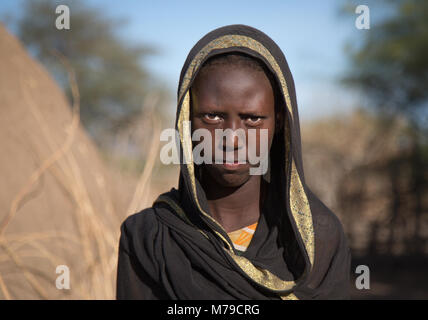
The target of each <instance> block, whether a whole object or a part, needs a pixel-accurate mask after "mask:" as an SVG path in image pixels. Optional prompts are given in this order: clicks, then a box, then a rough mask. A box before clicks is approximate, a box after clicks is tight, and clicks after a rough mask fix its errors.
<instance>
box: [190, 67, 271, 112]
mask: <svg viewBox="0 0 428 320" xmlns="http://www.w3.org/2000/svg"><path fill="white" fill-rule="evenodd" d="M191 93H192V100H193V104H194V107H195V108H197V109H203V110H205V109H207V108H209V109H212V108H222V109H226V110H231V109H236V108H239V109H246V110H247V109H248V110H250V111H251V110H253V109H258V108H262V109H266V108H270V107H273V105H274V93H273V89H272V86H271V83H270V81H269V79H268V77H267V76H266V74H265V73H264V72H263V71H259V70H254V69H252V68H250V67H245V66H239V65H237V66H235V65H230V64H221V65H214V66H209V67H207V68H205V69H204V70H203V71H202V72H201V73H200V74H198V75H197V77H196V78H195V81H194V83H193V85H192V89H191ZM264 111H266V110H264Z"/></svg>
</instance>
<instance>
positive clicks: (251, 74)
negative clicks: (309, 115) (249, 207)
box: [191, 64, 275, 187]
mask: <svg viewBox="0 0 428 320" xmlns="http://www.w3.org/2000/svg"><path fill="white" fill-rule="evenodd" d="M204 71H205V72H204V73H202V74H199V75H198V76H197V78H196V79H195V82H194V84H193V86H192V89H191V99H192V113H191V121H192V131H194V130H196V129H200V128H204V129H207V130H209V131H210V133H211V137H212V149H213V150H212V155H213V157H214V154H215V152H216V150H215V149H216V148H219V146H220V144H219V143H218V142H219V141H216V140H215V129H222V130H226V129H232V130H234V131H235V130H238V129H243V130H244V131H245V134H246V136H247V139H246V143H247V145H246V147H247V150H248V147H249V146H248V142H249V139H248V135H247V134H248V130H249V129H255V130H256V147H255V148H256V150H257V154H259V152H260V134H259V133H260V129H267V131H268V139H267V140H268V150H270V147H271V145H272V139H273V136H274V132H275V101H274V100H275V98H274V93H273V89H272V86H271V84H270V81H269V79H268V78H267V76H266V75H265V73H264V72H261V71H256V70H252V69H250V68H248V67H238V66H231V65H227V64H224V65H213V66H209V67H208V68H207V70H204ZM224 140H225V141H223V147H222V152H223V154H224V158H223V159H224V163H221V164H218V163H215V159H214V158H213V161H212V162H213V163H212V164H204V165H203V170H205V172H206V173H207V174H208V175H209V178H211V179H214V180H215V181H216V182H217V183H218V184H219V185H221V186H224V187H238V186H240V185H242V184H244V183H245V182H247V181H248V180H249V179H250V178H251V175H250V170H249V169H250V167H251V166H253V165H252V164H250V163H249V162H246V163H243V164H238V163H237V159H238V149H239V148H240V147H242V144H239V143H238V138H237V137H233V138H230V139H227V138H224ZM226 150H227V151H228V152H229V151H230V150H233V152H234V153H235V160H236V161H235V163H231V164H228V163H226ZM220 154H221V153H220Z"/></svg>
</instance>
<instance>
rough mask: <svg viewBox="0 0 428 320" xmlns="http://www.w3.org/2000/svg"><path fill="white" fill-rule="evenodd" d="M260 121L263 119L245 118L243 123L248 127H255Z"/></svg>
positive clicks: (255, 117)
mask: <svg viewBox="0 0 428 320" xmlns="http://www.w3.org/2000/svg"><path fill="white" fill-rule="evenodd" d="M262 119H263V118H262V117H257V116H251V117H247V118H246V119H245V122H246V123H247V124H248V125H250V126H256V125H259V124H260V123H261V122H262Z"/></svg>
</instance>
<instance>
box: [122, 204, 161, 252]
mask: <svg viewBox="0 0 428 320" xmlns="http://www.w3.org/2000/svg"><path fill="white" fill-rule="evenodd" d="M158 230H159V221H158V219H157V217H156V213H155V210H154V209H153V208H147V209H144V210H141V211H139V212H137V213H134V214H131V215H130V216H128V217H127V218H126V219H125V220H124V221H123V222H122V224H121V226H120V233H121V235H120V246H121V247H122V249H124V250H125V251H127V252H131V251H134V250H135V247H136V246H139V245H141V244H144V243H145V242H153V241H154V240H155V238H156V236H157V234H158Z"/></svg>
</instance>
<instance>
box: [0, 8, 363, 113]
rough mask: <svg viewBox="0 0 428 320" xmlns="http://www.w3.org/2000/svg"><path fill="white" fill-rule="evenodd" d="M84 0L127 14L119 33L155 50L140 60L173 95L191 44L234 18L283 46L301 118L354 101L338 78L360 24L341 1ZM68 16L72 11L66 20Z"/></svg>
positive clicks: (119, 14)
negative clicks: (343, 10)
mask: <svg viewBox="0 0 428 320" xmlns="http://www.w3.org/2000/svg"><path fill="white" fill-rule="evenodd" d="M67 2H68V1H60V3H64V4H67ZM87 2H88V3H89V4H90V5H91V6H94V7H96V8H100V10H103V11H105V12H103V13H107V15H109V16H111V17H117V18H125V19H127V20H128V24H126V25H125V26H124V27H123V29H122V30H121V32H122V34H123V35H124V36H125V37H126V38H128V39H129V40H131V41H135V42H139V43H141V42H142V43H148V44H151V45H153V46H155V47H156V48H158V49H159V54H158V55H156V56H153V57H150V58H149V59H148V60H146V61H147V66H148V67H149V70H151V71H152V73H153V74H154V75H155V76H157V77H158V78H159V79H161V80H162V81H163V82H164V83H165V86H167V87H168V88H170V90H171V91H172V92H173V96H174V93H175V90H176V88H177V83H178V78H179V75H180V71H181V68H182V65H183V63H184V60H185V58H186V56H187V54H188V52H189V51H190V49H191V48H192V47H193V45H194V44H195V43H196V42H197V41H198V40H199V39H200V38H201V37H202V36H203V35H205V34H206V33H208V32H209V31H211V30H213V29H215V28H217V27H220V26H224V25H228V24H237V23H240V24H247V25H251V26H253V27H255V28H258V29H260V30H262V31H263V32H265V33H266V34H268V35H269V36H270V37H271V38H272V39H273V40H274V41H275V42H276V43H277V44H278V45H279V47H280V48H281V49H282V50H283V52H284V54H285V57H286V59H287V61H288V64H289V66H290V68H291V71H292V73H293V77H294V80H295V84H296V90H297V98H298V104H299V111H300V115H301V118H302V120H310V119H312V118H314V117H322V116H325V115H331V114H333V113H337V112H342V111H344V112H346V111H348V110H350V109H351V108H352V107H353V106H355V105H356V104H358V97H357V96H356V95H355V94H351V93H350V92H348V91H346V90H345V89H344V88H342V87H341V86H340V85H339V84H338V82H337V80H338V78H339V77H340V75H341V74H342V73H343V72H344V70H345V69H346V67H347V60H346V56H345V53H344V49H343V48H344V45H345V43H346V41H350V42H354V41H360V40H361V38H362V37H363V34H364V32H367V31H365V30H357V29H356V28H355V25H354V21H355V20H354V19H353V18H352V17H343V16H341V15H340V13H339V10H340V7H341V3H342V1H338V0H323V1H316V0H313V1H302V0H301V1H286V0H282V1H281V0H272V1H252V0H246V1H242V0H233V1H232V0H229V1H223V0H221V1H220V0H216V1H193V0H185V1H171V0H164V1H137V0H121V1H117V0H88V1H87ZM20 3H21V1H13V0H6V1H1V2H0V17H1V16H2V15H3V14H4V13H6V12H10V13H12V14H15V15H19V12H20ZM356 16H357V15H355V17H356ZM72 19H73V12H72V11H71V27H72V23H73V20H72Z"/></svg>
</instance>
